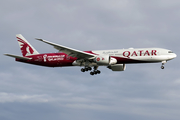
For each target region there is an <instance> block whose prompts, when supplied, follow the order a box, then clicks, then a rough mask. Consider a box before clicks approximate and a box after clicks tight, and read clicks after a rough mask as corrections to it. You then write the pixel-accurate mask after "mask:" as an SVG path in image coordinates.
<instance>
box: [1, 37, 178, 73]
mask: <svg viewBox="0 0 180 120" xmlns="http://www.w3.org/2000/svg"><path fill="white" fill-rule="evenodd" d="M16 37H17V41H18V43H19V46H20V49H21V52H22V55H23V56H17V55H12V54H4V55H7V56H10V57H14V58H15V60H16V61H18V62H24V63H29V64H34V65H40V66H47V67H66V66H83V68H82V69H81V71H82V72H85V71H91V72H90V74H91V75H95V74H100V71H99V70H98V67H99V66H107V68H109V69H111V70H112V71H124V70H125V69H126V64H131V63H155V62H161V63H162V65H161V69H164V64H165V63H166V62H167V61H169V60H171V59H173V58H175V57H176V54H175V53H173V52H172V51H171V50H167V49H162V48H138V49H134V48H129V49H115V50H98V51H80V50H76V49H72V48H69V47H65V46H62V45H59V44H55V43H52V42H49V41H46V40H43V39H37V40H39V41H42V42H45V43H47V44H49V45H52V46H53V47H54V48H55V49H57V50H58V51H59V52H58V53H44V54H39V53H38V52H37V51H36V49H35V48H33V47H32V45H31V44H30V43H29V42H28V41H27V40H26V39H25V38H24V37H23V36H22V35H21V34H17V35H16ZM92 68H93V70H92Z"/></svg>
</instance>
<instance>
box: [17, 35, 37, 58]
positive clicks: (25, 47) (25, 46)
mask: <svg viewBox="0 0 180 120" xmlns="http://www.w3.org/2000/svg"><path fill="white" fill-rule="evenodd" d="M16 37H17V41H18V43H19V46H20V49H21V52H22V55H23V56H28V55H35V54H39V53H38V52H37V51H36V50H35V49H34V48H33V47H32V46H31V44H30V43H29V42H28V41H27V40H26V39H25V38H24V37H23V36H22V35H21V34H18V35H16Z"/></svg>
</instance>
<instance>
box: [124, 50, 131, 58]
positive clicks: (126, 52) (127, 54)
mask: <svg viewBox="0 0 180 120" xmlns="http://www.w3.org/2000/svg"><path fill="white" fill-rule="evenodd" d="M130 54H131V53H130V52H129V51H125V52H123V56H124V57H129V56H130Z"/></svg>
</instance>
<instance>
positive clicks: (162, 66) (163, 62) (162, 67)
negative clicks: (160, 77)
mask: <svg viewBox="0 0 180 120" xmlns="http://www.w3.org/2000/svg"><path fill="white" fill-rule="evenodd" d="M166 62H167V61H162V65H161V69H164V64H165V63H166Z"/></svg>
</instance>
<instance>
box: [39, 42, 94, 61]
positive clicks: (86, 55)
mask: <svg viewBox="0 0 180 120" xmlns="http://www.w3.org/2000/svg"><path fill="white" fill-rule="evenodd" d="M36 40H39V41H42V42H45V43H47V44H49V45H52V46H54V48H55V49H57V50H59V51H61V52H63V53H66V54H67V55H69V56H72V57H76V58H78V59H94V58H95V57H96V55H94V54H90V53H86V52H83V51H80V50H76V49H72V48H69V47H65V46H62V45H58V44H55V43H52V42H49V41H46V40H43V39H37V38H36Z"/></svg>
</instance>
